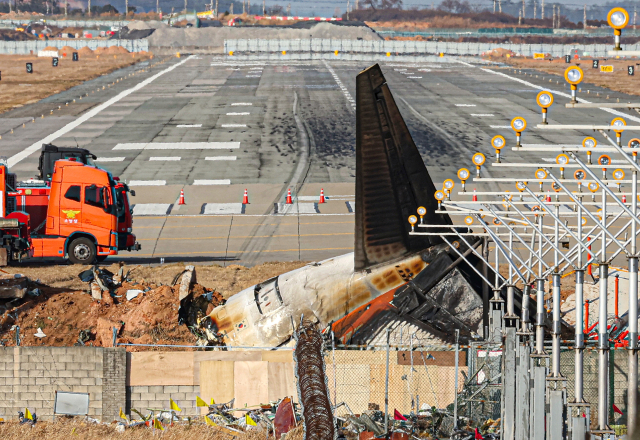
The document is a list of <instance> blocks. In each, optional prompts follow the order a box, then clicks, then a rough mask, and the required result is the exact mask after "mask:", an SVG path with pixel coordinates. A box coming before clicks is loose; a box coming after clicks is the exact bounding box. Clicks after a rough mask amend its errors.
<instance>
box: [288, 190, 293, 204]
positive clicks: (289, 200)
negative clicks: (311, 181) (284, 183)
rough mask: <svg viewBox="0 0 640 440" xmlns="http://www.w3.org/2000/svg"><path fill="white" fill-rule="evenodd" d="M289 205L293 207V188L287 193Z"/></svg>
mask: <svg viewBox="0 0 640 440" xmlns="http://www.w3.org/2000/svg"><path fill="white" fill-rule="evenodd" d="M287 205H293V200H291V188H289V190H288V191H287Z"/></svg>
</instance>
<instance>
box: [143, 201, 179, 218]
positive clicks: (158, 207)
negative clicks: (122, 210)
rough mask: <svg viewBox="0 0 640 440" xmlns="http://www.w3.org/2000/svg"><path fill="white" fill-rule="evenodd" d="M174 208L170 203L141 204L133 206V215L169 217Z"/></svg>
mask: <svg viewBox="0 0 640 440" xmlns="http://www.w3.org/2000/svg"><path fill="white" fill-rule="evenodd" d="M172 206H173V205H172V204H170V203H141V204H138V205H133V215H134V216H140V215H168V214H169V212H170V211H171V207H172Z"/></svg>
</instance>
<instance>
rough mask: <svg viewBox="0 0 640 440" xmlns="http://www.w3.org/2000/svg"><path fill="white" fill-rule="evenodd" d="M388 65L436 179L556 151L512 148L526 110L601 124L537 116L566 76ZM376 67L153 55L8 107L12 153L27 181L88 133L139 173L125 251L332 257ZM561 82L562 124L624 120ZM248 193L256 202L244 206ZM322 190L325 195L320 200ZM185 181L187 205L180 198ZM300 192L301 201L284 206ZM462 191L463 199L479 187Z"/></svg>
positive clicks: (347, 214)
mask: <svg viewBox="0 0 640 440" xmlns="http://www.w3.org/2000/svg"><path fill="white" fill-rule="evenodd" d="M156 61H157V60H156ZM380 64H381V66H382V69H383V72H384V73H385V76H386V78H387V82H388V84H389V87H390V88H391V91H392V93H393V94H394V97H395V99H396V102H397V104H398V106H399V108H400V111H401V112H402V114H403V116H404V118H405V121H406V122H407V125H408V127H409V130H410V131H411V133H412V135H413V137H414V140H415V142H416V144H417V145H418V148H419V150H420V153H421V154H422V157H423V159H424V161H425V164H426V165H427V167H428V169H429V172H430V173H431V176H432V178H433V180H434V182H436V186H439V185H440V184H441V182H442V181H444V180H445V179H447V178H453V179H454V180H455V182H456V184H457V185H459V181H458V179H457V178H455V175H456V172H457V170H458V168H460V167H462V166H466V167H467V168H469V169H472V170H473V167H472V164H471V156H472V154H473V153H475V152H482V153H484V154H485V155H486V156H487V164H486V166H484V167H483V169H482V176H483V177H502V176H505V175H507V174H506V173H508V172H509V169H508V168H507V167H492V166H490V162H492V161H493V158H494V156H495V152H494V150H493V148H492V147H491V145H490V139H491V137H493V136H494V135H496V134H502V135H503V136H505V138H506V139H507V147H505V149H504V150H503V161H504V162H522V161H523V160H528V161H533V160H537V161H541V160H542V161H551V160H554V158H555V156H556V154H557V153H551V152H544V153H540V154H533V153H530V152H529V153H527V152H522V151H512V150H511V147H512V146H513V145H514V144H515V135H514V133H513V131H512V130H511V129H510V128H508V126H509V123H510V120H511V119H512V118H513V117H515V116H522V117H524V118H525V119H527V121H528V122H529V127H528V128H527V129H526V130H525V132H524V134H523V138H522V142H523V143H524V144H538V145H551V144H579V143H580V142H581V141H582V139H583V138H584V137H585V136H587V135H592V133H588V132H576V131H563V132H551V131H543V130H539V129H536V128H535V126H536V124H537V123H538V122H539V121H540V120H541V116H540V108H539V107H538V105H537V104H536V102H535V97H536V94H537V93H538V91H539V90H540V88H541V87H545V88H549V89H550V90H552V91H556V92H560V93H562V94H568V93H569V89H568V86H567V84H566V83H565V82H564V81H563V80H561V79H560V78H559V77H552V76H550V75H543V74H538V73H535V72H529V74H528V75H527V72H528V71H514V70H513V69H509V68H507V67H504V66H503V67H500V66H488V65H486V64H484V63H482V62H481V61H480V60H479V59H474V58H464V59H456V58H449V57H445V58H436V57H434V58H433V59H432V60H431V61H425V62H420V63H411V62H406V61H401V62H400V61H394V60H393V58H390V59H389V58H381V62H380ZM366 67H367V66H366V65H365V63H363V62H345V61H341V60H340V59H339V57H338V58H337V59H336V60H331V61H322V60H308V61H287V60H286V57H283V58H282V60H281V61H252V60H248V59H246V60H243V59H240V58H237V57H222V56H216V57H214V56H208V55H199V56H191V57H183V58H169V59H167V60H165V62H163V63H159V64H157V65H154V66H153V67H148V64H147V63H145V65H137V66H132V67H129V68H126V69H122V70H119V71H116V72H113V73H111V74H109V75H105V76H102V77H100V78H97V79H95V80H92V81H88V82H86V83H84V84H82V85H80V86H77V87H74V88H72V89H70V90H68V91H66V92H63V93H60V94H57V95H54V96H51V97H49V98H47V99H44V100H42V101H40V102H38V103H34V104H29V105H25V106H24V107H21V108H17V109H14V110H12V111H10V112H7V113H4V114H3V115H1V117H0V135H2V138H1V139H0V151H1V152H2V153H1V154H2V156H7V157H8V158H9V163H10V165H11V168H12V171H13V172H16V173H17V174H18V177H19V178H20V179H21V180H24V179H27V178H29V177H33V176H34V175H35V174H37V158H38V154H39V153H38V151H39V145H40V144H41V143H42V142H43V141H47V142H52V143H54V144H55V145H59V146H75V145H78V146H80V147H84V148H88V149H89V150H91V151H92V152H93V153H94V154H95V155H96V156H98V165H100V166H102V167H104V168H107V169H108V170H110V171H111V172H112V173H113V174H114V175H116V176H119V177H120V178H121V179H122V180H124V181H126V182H127V183H128V184H129V185H130V186H131V188H132V189H134V190H135V192H136V196H135V197H133V198H132V202H133V203H134V204H135V207H134V214H135V217H134V233H135V234H136V235H137V236H138V239H139V241H140V243H141V244H142V250H141V251H139V252H134V253H128V252H125V253H123V254H121V255H120V256H118V258H120V257H122V258H125V259H127V260H129V261H130V262H140V263H158V262H159V261H160V258H164V260H165V262H168V261H200V262H218V263H220V264H256V263H260V262H264V261H276V260H304V261H311V260H321V259H325V258H329V257H332V256H336V255H340V254H344V253H347V252H350V251H352V249H353V227H354V224H353V222H354V215H353V211H354V209H355V203H354V202H355V196H354V194H355V185H354V184H355V158H354V156H355V108H354V106H353V105H352V102H353V98H355V77H356V75H357V73H358V72H359V71H361V70H362V69H363V68H366ZM142 69H144V71H143V70H142ZM134 73H135V74H134ZM550 80H551V82H550ZM582 89H587V86H583V87H582ZM605 92H606V93H605ZM560 93H555V104H554V106H553V107H552V108H551V109H550V111H549V123H550V124H596V123H597V124H609V122H610V121H611V119H612V118H613V117H615V116H617V114H612V112H611V111H604V110H602V109H588V110H573V109H571V110H570V109H566V108H564V104H565V103H566V102H568V98H567V97H565V96H561V95H560ZM596 93H598V94H599V96H595V95H596ZM606 94H608V95H610V97H609V100H606V99H605V95H606ZM579 95H580V96H582V97H584V98H585V99H588V100H590V101H591V102H612V101H613V100H615V99H620V101H621V102H627V101H635V100H634V99H633V98H631V97H629V96H626V95H622V94H617V93H611V92H608V91H605V90H602V89H599V88H596V87H591V88H590V89H589V93H588V94H587V93H586V90H581V92H580V93H579ZM81 96H82V99H80V97H81ZM74 99H75V102H74ZM52 110H53V112H51V111H52ZM619 113H620V114H623V115H624V117H625V118H626V120H627V123H633V124H636V123H638V122H640V117H638V116H637V115H633V114H631V113H629V112H628V111H621V112H619ZM42 115H44V117H42ZM32 120H35V122H31V121H32ZM23 123H24V125H25V126H24V127H23V125H22V124H23ZM11 129H13V133H11ZM625 136H626V135H625ZM626 137H628V136H626ZM533 171H534V170H532V171H531V173H532V177H533ZM473 188H477V189H478V191H495V190H497V189H498V188H499V186H498V185H497V184H495V183H484V182H477V183H474V182H468V183H467V190H468V191H471V190H472V189H473ZM245 189H246V190H247V192H248V195H249V202H250V203H249V204H248V205H243V204H242V199H243V193H244V190H245ZM321 189H323V190H324V194H325V196H326V203H324V204H321V203H318V202H319V195H320V191H321ZM181 190H184V193H185V198H186V204H185V205H179V204H178V198H179V195H180V191H181ZM288 190H291V193H292V197H293V200H294V202H295V203H294V205H287V204H286V203H285V202H286V196H287V192H288ZM458 190H459V186H458V187H456V190H455V191H454V195H453V197H454V199H458V198H459V199H460V200H466V199H470V196H467V195H462V196H458V195H457V191H458ZM512 190H513V191H515V188H513V189H512Z"/></svg>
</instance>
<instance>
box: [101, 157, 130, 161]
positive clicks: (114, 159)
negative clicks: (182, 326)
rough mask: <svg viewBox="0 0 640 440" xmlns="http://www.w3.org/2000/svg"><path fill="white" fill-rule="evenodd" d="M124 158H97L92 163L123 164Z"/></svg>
mask: <svg viewBox="0 0 640 440" xmlns="http://www.w3.org/2000/svg"><path fill="white" fill-rule="evenodd" d="M125 159H126V158H125V157H98V158H97V159H94V160H93V161H94V162H124V160H125Z"/></svg>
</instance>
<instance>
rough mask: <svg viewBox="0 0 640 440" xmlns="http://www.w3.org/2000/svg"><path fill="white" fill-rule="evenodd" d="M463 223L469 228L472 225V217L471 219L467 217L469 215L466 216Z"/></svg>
mask: <svg viewBox="0 0 640 440" xmlns="http://www.w3.org/2000/svg"><path fill="white" fill-rule="evenodd" d="M464 223H465V224H466V225H467V226H471V225H472V224H473V217H471V216H469V215H468V216H466V217H465V218H464Z"/></svg>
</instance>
